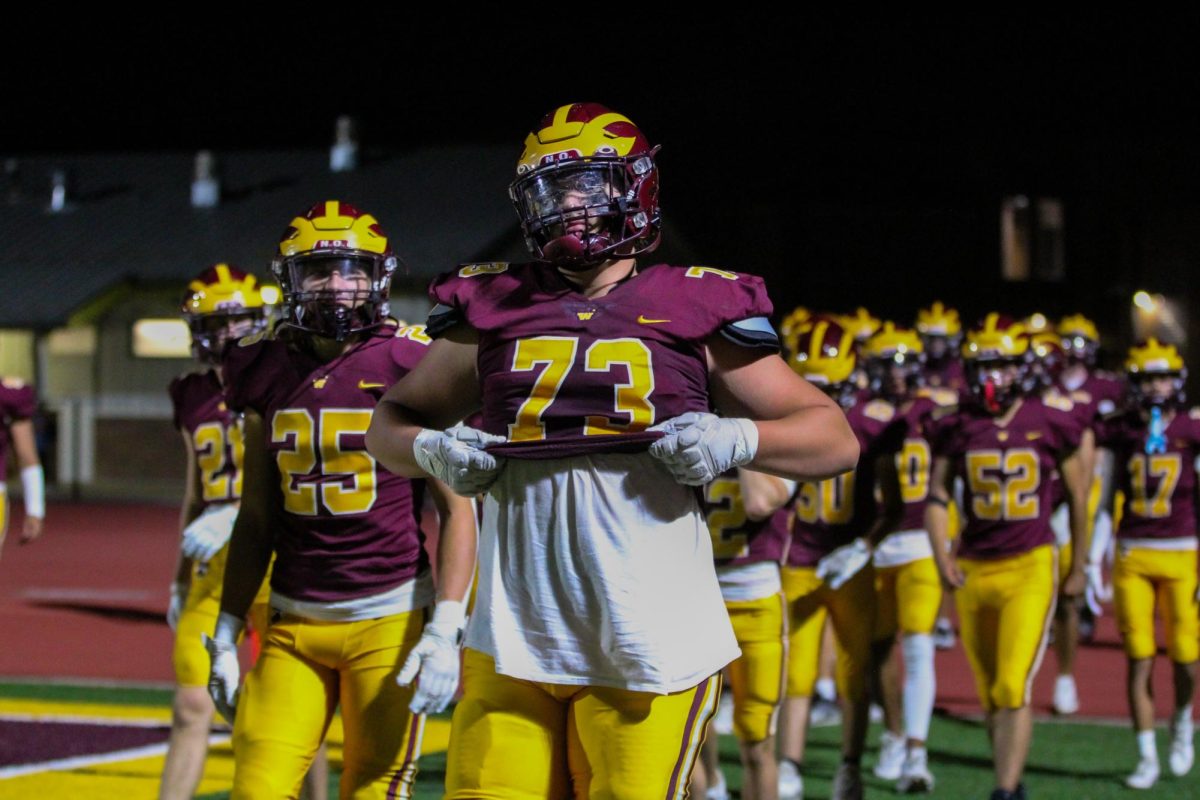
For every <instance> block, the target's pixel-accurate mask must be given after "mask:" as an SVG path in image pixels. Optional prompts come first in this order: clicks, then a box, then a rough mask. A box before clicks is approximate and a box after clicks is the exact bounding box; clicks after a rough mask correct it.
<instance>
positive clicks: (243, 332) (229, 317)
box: [187, 308, 267, 365]
mask: <svg viewBox="0 0 1200 800" xmlns="http://www.w3.org/2000/svg"><path fill="white" fill-rule="evenodd" d="M187 324H188V330H190V331H191V334H192V357H193V358H195V359H196V360H197V361H202V362H204V363H205V364H213V365H216V364H220V363H221V361H222V360H223V359H224V358H225V351H226V350H227V349H228V348H229V346H230V345H231V344H233V343H234V342H236V341H238V340H239V339H242V338H245V337H246V336H253V335H254V334H256V333H260V332H262V331H264V330H266V328H267V316H266V314H264V313H263V310H262V309H261V308H257V309H244V308H239V309H237V310H231V311H228V312H218V313H214V314H188V315H187Z"/></svg>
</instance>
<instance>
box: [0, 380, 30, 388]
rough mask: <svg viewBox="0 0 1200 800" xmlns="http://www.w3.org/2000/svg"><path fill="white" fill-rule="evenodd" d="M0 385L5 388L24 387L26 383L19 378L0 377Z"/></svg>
mask: <svg viewBox="0 0 1200 800" xmlns="http://www.w3.org/2000/svg"><path fill="white" fill-rule="evenodd" d="M0 385H3V386H4V388H5V389H24V388H25V386H26V385H27V384H26V383H25V381H23V380H21V379H20V378H0Z"/></svg>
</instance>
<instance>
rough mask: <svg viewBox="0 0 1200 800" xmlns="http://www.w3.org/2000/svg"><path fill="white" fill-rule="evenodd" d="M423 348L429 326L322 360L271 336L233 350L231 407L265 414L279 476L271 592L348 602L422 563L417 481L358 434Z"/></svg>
mask: <svg viewBox="0 0 1200 800" xmlns="http://www.w3.org/2000/svg"><path fill="white" fill-rule="evenodd" d="M428 344H429V338H428V337H427V336H425V333H424V326H408V327H405V328H401V329H399V331H397V329H396V328H395V327H392V326H385V327H384V328H381V329H379V330H378V331H376V332H374V333H372V334H371V335H370V336H369V338H367V339H366V340H365V341H363V342H361V343H359V344H356V345H355V346H354V347H352V348H351V349H350V350H349V351H348V352H347V353H345V354H344V355H341V356H339V357H338V358H335V359H334V360H333V361H330V362H328V363H321V362H319V361H317V360H316V359H314V358H313V357H312V356H310V355H308V354H307V353H305V352H303V351H302V350H300V349H299V348H297V347H292V346H288V345H287V344H285V343H284V342H283V341H282V340H279V339H270V338H266V337H251V338H249V339H246V340H243V341H242V342H241V343H240V344H239V345H238V346H237V347H234V348H231V350H230V351H229V356H228V358H227V360H226V363H225V375H226V379H227V383H228V386H229V388H228V390H227V397H228V402H229V405H230V407H231V408H234V409H246V408H250V409H253V410H254V411H256V412H258V414H259V415H260V416H261V417H262V419H263V424H264V427H265V429H266V435H267V449H268V451H269V453H270V455H271V457H272V461H273V463H274V464H275V466H276V467H277V471H278V476H279V484H278V486H276V487H275V489H274V491H275V493H276V509H277V518H278V522H277V524H276V526H275V536H274V540H275V552H276V559H275V567H274V569H273V571H272V573H271V588H272V589H274V590H276V591H278V592H280V593H282V594H284V595H286V596H287V597H289V598H292V599H293V600H303V601H313V602H331V601H339V600H350V599H353V598H356V597H365V596H369V595H374V594H380V593H382V592H386V591H388V590H390V589H394V588H395V587H397V586H399V585H400V584H402V583H404V582H405V581H407V580H409V579H411V578H413V577H414V576H415V575H416V574H417V573H418V572H419V571H421V570H422V569H424V568H425V567H426V566H427V562H428V559H427V557H426V555H425V550H424V547H423V543H422V536H421V531H420V524H419V519H418V515H419V513H420V508H421V497H420V491H421V488H422V487H423V483H422V482H420V481H411V480H409V479H408V478H401V477H400V476H398V475H394V474H392V473H391V472H388V471H387V470H386V469H385V468H384V467H383V466H382V465H380V464H378V463H376V461H375V459H374V458H373V457H372V456H371V455H370V454H369V453H368V452H367V449H366V445H365V443H364V438H365V435H366V432H367V426H368V425H369V424H370V422H371V413H372V411H373V410H374V409H375V404H376V403H378V402H379V399H380V397H382V395H383V393H384V392H385V391H387V389H388V387H390V386H391V385H392V384H393V383H395V382H396V381H397V380H399V379H400V378H401V377H403V376H404V375H405V374H407V373H408V372H409V371H410V370H411V369H412V368H413V367H414V366H415V365H416V364H417V362H418V361H420V359H421V357H422V356H423V355H424V354H425V352H426V350H427V348H428Z"/></svg>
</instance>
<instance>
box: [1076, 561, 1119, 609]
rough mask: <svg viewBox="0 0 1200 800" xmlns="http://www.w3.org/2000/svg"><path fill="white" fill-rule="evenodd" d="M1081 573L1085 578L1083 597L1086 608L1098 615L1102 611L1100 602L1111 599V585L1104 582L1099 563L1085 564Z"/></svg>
mask: <svg viewBox="0 0 1200 800" xmlns="http://www.w3.org/2000/svg"><path fill="white" fill-rule="evenodd" d="M1083 574H1084V576H1085V577H1086V579H1087V589H1086V590H1085V591H1084V599H1085V600H1086V601H1087V604H1088V608H1090V609H1091V610H1092V613H1093V614H1095V615H1097V616H1099V615H1100V614H1102V613H1103V611H1104V608H1103V606H1102V605H1101V604H1102V603H1107V602H1108V601H1110V600H1112V587H1111V586H1106V585H1105V584H1104V573H1103V571H1102V570H1101V569H1100V565H1099V564H1087V565H1085V566H1084V568H1083Z"/></svg>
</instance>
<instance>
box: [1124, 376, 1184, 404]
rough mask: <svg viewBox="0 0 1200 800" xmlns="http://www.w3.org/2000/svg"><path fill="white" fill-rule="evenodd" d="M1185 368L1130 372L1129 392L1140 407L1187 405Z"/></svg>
mask: <svg viewBox="0 0 1200 800" xmlns="http://www.w3.org/2000/svg"><path fill="white" fill-rule="evenodd" d="M1186 382H1187V368H1186V367H1185V368H1184V369H1181V370H1178V371H1161V372H1160V371H1152V372H1131V373H1130V374H1129V392H1130V395H1131V396H1132V397H1133V399H1134V400H1135V401H1136V402H1137V403H1138V405H1140V406H1141V407H1142V408H1145V409H1150V408H1155V407H1158V408H1183V407H1184V406H1185V405H1187V392H1185V391H1184V389H1183V387H1184V384H1185V383H1186Z"/></svg>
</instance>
